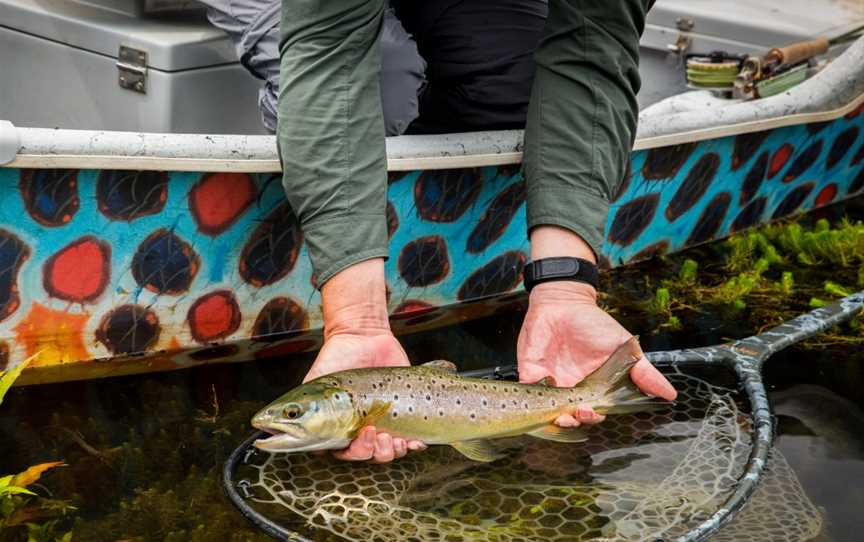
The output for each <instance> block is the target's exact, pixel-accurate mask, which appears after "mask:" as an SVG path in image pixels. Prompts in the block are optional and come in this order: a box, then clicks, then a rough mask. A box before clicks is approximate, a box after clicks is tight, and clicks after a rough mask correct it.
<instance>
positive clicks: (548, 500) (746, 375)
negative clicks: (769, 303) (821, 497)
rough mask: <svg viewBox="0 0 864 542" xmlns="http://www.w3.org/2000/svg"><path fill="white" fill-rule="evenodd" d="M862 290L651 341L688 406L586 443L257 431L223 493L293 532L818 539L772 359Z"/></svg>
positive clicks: (342, 536) (635, 417) (385, 536)
mask: <svg viewBox="0 0 864 542" xmlns="http://www.w3.org/2000/svg"><path fill="white" fill-rule="evenodd" d="M862 303H864V296H862V295H860V294H859V295H857V296H852V297H850V298H846V299H844V300H842V301H841V302H838V303H836V304H834V305H831V306H829V307H826V308H824V309H819V310H817V311H814V312H811V313H808V314H806V315H803V316H801V317H799V318H797V319H795V320H793V321H790V322H788V323H786V324H783V325H781V326H778V327H777V328H774V329H773V330H770V331H768V332H765V333H763V334H762V335H759V336H756V337H750V338H747V339H744V340H741V341H736V342H735V343H731V344H729V345H724V346H720V347H710V348H703V349H694V350H682V351H674V352H662V353H654V354H649V357H651V358H652V361H653V362H655V364H657V365H658V366H661V367H662V368H663V370H664V371H665V372H666V373H667V376H668V377H669V378H670V380H671V381H672V383H673V384H674V385H675V387H676V388H677V389H678V390H679V398H678V400H677V401H676V404H675V405H674V406H672V407H669V408H668V409H665V410H659V411H655V412H643V413H636V414H632V415H615V416H611V415H610V416H609V417H608V418H607V420H606V421H605V422H603V423H602V424H599V425H597V426H595V427H593V428H592V429H591V436H590V438H589V440H588V441H587V442H582V443H573V444H570V443H554V442H549V441H545V440H542V441H541V440H536V439H532V438H520V439H506V440H500V441H496V442H498V443H500V445H501V446H502V448H503V449H505V450H506V451H505V454H504V457H502V458H501V459H499V460H497V461H495V462H492V463H477V462H473V461H471V460H469V459H467V458H465V457H464V456H462V455H461V454H459V453H458V452H456V451H454V450H452V449H451V448H449V447H445V446H433V447H430V448H429V449H428V450H426V451H424V452H422V453H416V454H409V456H408V457H406V458H403V459H401V460H398V461H394V462H392V463H390V464H387V465H374V464H369V463H346V462H340V461H337V460H335V459H333V458H332V457H330V456H329V455H310V454H278V453H277V454H269V453H266V452H261V451H258V450H256V449H255V448H253V447H251V443H252V442H253V441H254V439H255V438H257V437H258V435H257V434H256V435H253V436H252V437H250V439H248V440H247V441H246V442H244V443H243V444H242V445H241V446H240V447H239V448H238V449H237V451H235V454H234V455H233V456H232V457H231V459H229V461H228V462H227V463H226V467H225V470H224V476H225V488H226V492H227V493H228V495H229V497H230V498H231V499H232V501H233V502H234V504H235V505H236V506H237V507H238V509H239V510H240V511H241V512H242V513H243V514H244V515H246V516H247V517H248V518H249V519H251V520H252V521H253V522H254V523H255V524H256V525H258V526H259V527H261V528H262V529H263V530H264V531H266V532H268V533H269V534H271V535H273V536H274V537H277V538H280V539H283V540H301V541H306V540H314V541H325V540H326V541H330V540H348V541H363V542H368V541H386V542H401V541H427V540H428V541H447V542H459V541H465V542H469V541H470V542H475V541H476V542H480V541H490V542H511V541H513V542H515V541H524V540H553V541H554V540H561V541H564V540H566V541H579V540H608V541H619V540H621V541H623V540H627V541H631V540H634V541H635V540H644V541H657V540H669V541H671V540H679V541H688V540H704V539H707V537H709V536H711V540H717V541H721V542H722V541H726V540H729V541H732V540H734V541H750V540H752V541H777V542H799V541H801V542H803V541H805V540H810V539H812V538H814V537H816V536H817V535H818V533H819V531H820V529H821V525H822V518H821V516H820V513H819V511H818V510H817V509H816V508H815V507H814V506H813V504H812V503H811V502H810V501H809V500H808V499H807V497H806V495H805V494H804V492H803V490H802V488H801V485H800V484H799V483H798V481H797V479H796V477H795V475H794V473H793V471H792V470H791V469H790V468H789V465H788V464H787V463H786V461H785V459H784V458H783V457H782V455H780V453H779V451H777V450H772V449H771V444H772V441H773V429H772V424H771V418H770V412H769V409H768V403H767V396H766V394H765V389H764V385H763V384H762V380H761V374H760V371H761V365H762V362H763V361H764V360H765V359H767V358H768V357H769V356H770V355H771V354H773V353H774V352H776V351H778V350H780V349H782V348H784V347H785V346H788V345H789V344H792V343H794V342H796V341H798V340H801V339H803V338H805V337H809V336H811V335H813V334H815V333H818V332H819V331H821V330H823V329H825V328H827V327H830V326H831V325H834V324H836V323H838V322H840V321H843V320H845V319H847V318H848V317H850V316H851V315H854V314H855V313H856V312H857V311H858V309H859V308H860V306H861V304H862ZM730 369H731V371H730ZM500 372H501V371H496V373H498V374H497V376H499V377H500V376H501V375H500ZM472 376H477V375H476V374H474V375H472ZM760 482H761V484H760ZM745 504H746V506H745ZM739 512H740V513H739Z"/></svg>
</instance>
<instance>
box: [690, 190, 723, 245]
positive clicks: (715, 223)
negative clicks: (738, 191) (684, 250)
mask: <svg viewBox="0 0 864 542" xmlns="http://www.w3.org/2000/svg"><path fill="white" fill-rule="evenodd" d="M730 203H732V196H730V195H729V193H728V192H721V193H719V194H717V195H716V196H714V199H712V200H711V201H710V202H709V203H708V205H707V206H706V207H705V210H704V211H702V215H701V216H700V217H699V220H698V221H696V225H695V226H694V227H693V231H691V232H690V236H689V237H688V238H687V245H695V244H698V243H704V242H706V241H710V240H711V239H713V238H714V236H715V235H717V231H718V230H719V229H720V225H721V224H723V219H724V218H725V217H726V211H728V210H729V205H730Z"/></svg>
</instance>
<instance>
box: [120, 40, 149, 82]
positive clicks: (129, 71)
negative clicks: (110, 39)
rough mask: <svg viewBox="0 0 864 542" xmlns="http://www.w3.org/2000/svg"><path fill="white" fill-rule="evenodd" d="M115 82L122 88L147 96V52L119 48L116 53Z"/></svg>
mask: <svg viewBox="0 0 864 542" xmlns="http://www.w3.org/2000/svg"><path fill="white" fill-rule="evenodd" d="M117 71H118V72H119V74H118V75H119V79H118V80H117V82H118V83H119V84H120V86H121V87H122V88H125V89H129V90H133V91H135V92H140V93H141V94H147V52H146V51H142V50H140V49H133V48H132V47H126V46H125V45H121V46H120V52H119V53H117Z"/></svg>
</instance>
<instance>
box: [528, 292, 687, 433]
mask: <svg viewBox="0 0 864 542" xmlns="http://www.w3.org/2000/svg"><path fill="white" fill-rule="evenodd" d="M630 337H631V334H630V333H629V332H628V331H627V330H626V329H624V328H623V327H622V326H621V324H619V323H618V322H617V321H616V320H615V319H614V318H612V317H611V316H609V315H608V314H607V313H606V312H605V311H604V310H603V309H601V308H600V307H598V306H597V293H596V291H595V290H594V288H593V287H591V286H590V285H588V284H584V283H580V282H563V281H558V282H545V283H542V284H538V285H536V286H535V287H534V288H533V289H532V290H531V295H530V298H529V305H528V312H527V313H526V315H525V321H524V322H523V323H522V330H521V331H520V333H519V341H518V343H517V345H516V356H517V359H518V362H519V380H520V382H525V383H533V382H537V381H538V380H540V379H542V378H545V377H551V378H552V380H553V383H554V385H556V386H563V387H571V386H574V385H576V384H577V383H579V382H580V381H581V380H582V379H583V378H585V377H586V376H588V375H589V374H591V373H592V372H593V371H594V370H595V369H597V368H598V367H600V366H601V365H602V364H603V362H605V361H606V360H607V359H608V358H609V356H610V355H611V354H612V353H613V352H614V351H615V350H616V349H617V348H618V347H619V346H621V345H622V344H624V342H625V341H627V340H628V339H629V338H630ZM630 377H631V378H632V379H633V382H634V383H635V384H636V385H637V386H638V387H639V389H641V390H642V391H643V392H644V393H646V394H648V395H653V396H655V397H661V398H663V399H666V400H669V401H671V400H673V399H675V397H676V396H677V392H676V391H675V388H673V387H672V384H670V383H669V381H668V380H666V377H664V376H663V375H662V374H661V373H660V371H658V370H657V369H656V368H654V366H653V365H651V363H650V362H649V361H648V359H647V358H645V357H644V356H643V358H642V359H640V360H639V361H638V362H637V363H636V365H635V366H634V367H633V369H631V370H630ZM603 419H604V417H603V416H601V415H599V414H597V413H596V412H594V410H593V409H591V408H590V407H587V406H580V407H579V409H578V410H577V412H576V413H574V414H573V415H569V414H565V415H561V416H559V417H558V418H557V419H556V420H555V423H556V424H557V425H560V426H562V427H572V426H576V425H579V424H581V423H597V422H600V421H602V420H603Z"/></svg>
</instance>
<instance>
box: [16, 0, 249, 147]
mask: <svg viewBox="0 0 864 542" xmlns="http://www.w3.org/2000/svg"><path fill="white" fill-rule="evenodd" d="M260 85H261V82H260V81H259V80H257V79H255V78H254V77H253V76H252V75H250V74H249V73H248V72H247V71H246V70H245V69H244V68H243V67H242V66H241V65H240V63H239V62H238V60H237V56H236V53H235V51H234V48H233V46H232V44H231V42H230V40H229V39H228V37H227V36H226V35H225V34H224V33H223V32H222V31H220V30H217V29H215V28H213V27H212V26H210V24H209V23H208V22H207V20H206V18H205V17H204V12H203V10H202V9H201V8H200V7H198V6H197V5H195V4H193V3H191V2H188V1H186V2H184V1H181V0H119V1H114V0H90V1H89V2H83V1H82V2H79V1H72V0H0V119H5V120H10V121H12V122H13V123H14V124H16V125H17V126H35V127H43V128H45V127H57V128H72V129H88V130H129V131H144V132H173V133H222V134H231V133H233V134H261V133H264V129H263V127H262V125H261V122H260V115H259V113H258V107H257V100H258V95H257V92H258V88H259V87H260Z"/></svg>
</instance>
